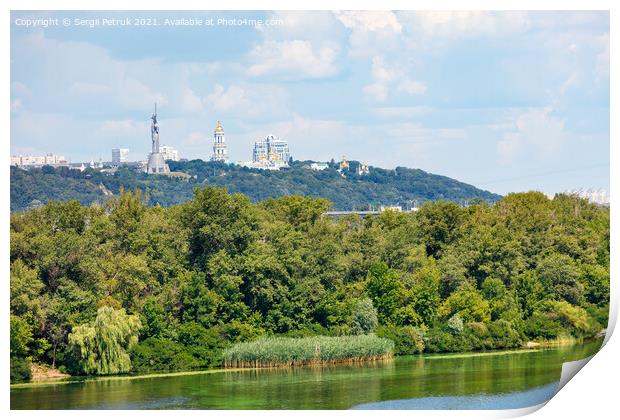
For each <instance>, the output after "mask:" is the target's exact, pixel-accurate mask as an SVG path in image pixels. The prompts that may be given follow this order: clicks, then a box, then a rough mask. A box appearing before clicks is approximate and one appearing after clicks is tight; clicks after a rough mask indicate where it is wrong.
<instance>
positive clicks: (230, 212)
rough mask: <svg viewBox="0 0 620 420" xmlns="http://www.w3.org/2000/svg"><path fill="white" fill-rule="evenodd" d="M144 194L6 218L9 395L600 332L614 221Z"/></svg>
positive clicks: (508, 207) (573, 214) (528, 209)
mask: <svg viewBox="0 0 620 420" xmlns="http://www.w3.org/2000/svg"><path fill="white" fill-rule="evenodd" d="M147 203H148V198H147V197H145V195H144V194H142V193H141V192H140V191H139V190H136V191H132V192H124V191H123V192H121V194H120V195H119V196H115V197H113V198H112V199H111V200H110V201H109V202H107V203H105V204H104V205H90V206H84V205H81V204H80V203H79V202H77V201H68V202H50V203H48V204H47V205H44V206H42V207H39V208H36V209H32V210H29V211H25V212H16V213H13V214H11V222H10V233H11V246H10V259H11V279H10V283H11V284H10V288H11V303H10V308H11V379H12V380H24V379H27V378H28V373H29V370H28V369H29V364H30V363H31V362H35V363H41V364H47V365H50V366H53V367H56V368H59V369H60V370H61V371H66V372H69V373H71V374H78V375H79V374H97V375H98V374H116V373H127V372H133V373H140V372H151V371H163V370H190V369H200V368H207V367H213V366H221V365H222V354H223V351H224V350H225V349H227V348H230V347H231V346H233V345H234V344H236V343H240V342H246V341H252V340H254V339H258V338H262V337H267V336H289V337H308V336H317V335H324V336H345V335H356V334H367V333H373V332H374V333H375V334H376V335H378V336H379V337H384V338H389V339H391V340H392V341H394V343H395V349H394V351H395V353H396V354H411V353H418V352H423V351H426V352H444V351H466V350H475V349H491V348H510V347H518V346H521V345H523V344H524V343H526V342H527V341H542V340H563V339H568V338H569V337H572V338H573V339H582V338H587V337H592V336H594V335H596V334H597V333H598V332H599V331H600V330H601V328H603V327H604V326H606V324H607V315H608V307H609V259H610V257H609V208H607V207H600V206H597V205H594V204H591V203H589V202H588V201H586V200H584V199H581V198H578V197H576V196H571V195H564V194H559V195H556V196H555V198H553V199H549V198H547V197H546V196H545V195H544V194H542V193H537V192H529V193H516V194H509V195H508V196H506V197H504V198H502V199H501V200H499V201H497V202H496V203H494V204H488V203H485V202H479V203H477V204H475V205H472V206H469V207H466V208H463V207H459V206H457V205H456V204H454V203H451V202H447V201H435V202H427V203H425V204H424V205H423V206H422V207H421V208H420V209H419V211H417V212H412V213H401V212H394V211H385V212H383V213H381V214H380V215H379V216H377V217H370V216H369V217H366V218H361V217H359V216H357V215H351V216H347V217H343V218H338V219H332V218H329V217H327V216H325V215H324V213H325V211H326V210H328V209H329V208H330V207H331V203H330V202H329V201H328V200H325V199H322V198H309V197H302V196H286V197H281V198H277V199H267V200H264V201H262V202H259V203H252V202H251V200H250V199H249V198H248V197H247V196H245V195H243V194H240V193H234V194H229V193H228V192H227V191H226V189H224V188H218V187H204V188H199V189H196V190H195V192H194V194H193V198H191V199H190V200H189V201H187V202H185V203H182V204H178V205H174V206H170V207H167V208H164V207H160V206H149V205H147Z"/></svg>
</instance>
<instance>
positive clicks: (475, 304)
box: [439, 288, 491, 322]
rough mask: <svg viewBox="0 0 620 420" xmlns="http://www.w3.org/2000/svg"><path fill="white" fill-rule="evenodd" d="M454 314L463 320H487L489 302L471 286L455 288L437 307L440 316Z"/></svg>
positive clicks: (489, 317) (489, 313) (488, 316)
mask: <svg viewBox="0 0 620 420" xmlns="http://www.w3.org/2000/svg"><path fill="white" fill-rule="evenodd" d="M455 314H457V315H459V317H460V318H461V319H462V320H463V321H464V322H472V321H478V322H488V321H490V319H491V310H490V307H489V302H488V301H487V300H486V299H484V298H483V297H482V295H481V294H480V293H479V292H478V291H477V290H475V289H472V288H465V289H461V290H457V291H456V292H454V293H452V294H451V295H450V296H449V297H448V298H447V299H446V300H445V301H444V303H443V304H442V305H441V306H440V307H439V315H440V316H441V317H442V318H449V317H451V316H453V315H455Z"/></svg>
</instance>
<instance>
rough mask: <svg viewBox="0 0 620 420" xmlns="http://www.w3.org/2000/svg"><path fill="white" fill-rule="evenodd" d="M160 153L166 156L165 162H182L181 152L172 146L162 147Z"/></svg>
mask: <svg viewBox="0 0 620 420" xmlns="http://www.w3.org/2000/svg"><path fill="white" fill-rule="evenodd" d="M159 152H160V153H161V154H162V155H164V159H165V160H174V161H175V162H178V161H179V160H180V158H179V151H178V150H177V149H175V148H174V147H172V146H165V145H163V146H160V147H159Z"/></svg>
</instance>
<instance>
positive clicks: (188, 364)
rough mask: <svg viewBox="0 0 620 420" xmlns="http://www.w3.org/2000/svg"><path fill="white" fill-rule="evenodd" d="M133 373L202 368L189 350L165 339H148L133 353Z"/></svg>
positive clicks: (134, 349) (136, 347)
mask: <svg viewBox="0 0 620 420" xmlns="http://www.w3.org/2000/svg"><path fill="white" fill-rule="evenodd" d="M131 363H132V372H134V373H146V372H166V371H178V370H192V369H196V368H198V367H200V361H198V360H196V358H195V357H194V356H193V355H192V354H191V353H189V352H188V351H187V349H186V348H185V347H184V346H183V345H181V344H179V343H176V342H174V341H172V340H169V339H165V338H155V337H151V338H147V339H146V340H144V341H142V342H141V343H139V344H138V345H137V346H135V347H134V348H133V350H132V352H131Z"/></svg>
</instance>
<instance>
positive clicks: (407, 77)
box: [11, 11, 610, 194]
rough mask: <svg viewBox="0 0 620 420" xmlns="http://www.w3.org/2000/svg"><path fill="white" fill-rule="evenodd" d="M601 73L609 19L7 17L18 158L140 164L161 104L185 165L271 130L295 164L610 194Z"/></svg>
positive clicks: (505, 187)
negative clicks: (333, 163) (348, 165)
mask: <svg viewBox="0 0 620 420" xmlns="http://www.w3.org/2000/svg"><path fill="white" fill-rule="evenodd" d="M126 18H128V19H129V22H130V23H131V24H130V25H126V26H118V25H112V23H113V20H114V19H116V20H117V21H121V20H123V19H126ZM96 19H99V20H98V21H97V20H96ZM104 19H107V21H106V22H104ZM182 19H185V21H180V20H182ZM189 19H193V20H194V22H197V21H198V20H200V21H201V22H202V25H200V26H198V25H187V23H189ZM255 21H262V22H263V24H262V25H257V24H255ZM148 23H151V25H145V24H148ZM154 23H156V25H153V24H154ZM26 24H30V26H27V25H26ZM609 68H610V65H609V13H608V12H566V11H565V12H488V11H471V12H466V11H459V12H430V11H424V12H414V11H394V12H391V11H383V12H381V11H373V12H360V11H356V12H351V11H340V12H338V11H335V12H328V11H325V12H269V11H259V12H244V11H236V12H223V11H217V12H204V11H203V12H187V11H186V12H169V11H159V12H148V11H138V12H110V11H105V12H70V11H62V12H37V11H27V12H19V11H14V12H12V14H11V153H12V154H43V153H57V154H62V155H64V156H65V157H66V158H68V159H69V160H70V161H72V162H80V161H90V160H91V159H95V160H98V159H99V158H100V157H101V158H102V159H103V160H104V161H106V160H110V159H111V149H112V148H115V147H126V148H129V149H130V158H131V159H132V160H143V159H146V157H147V155H148V152H149V151H150V146H151V140H150V128H149V126H150V116H151V113H152V112H153V104H154V102H157V109H158V117H159V118H158V119H159V122H160V142H161V143H162V144H165V145H170V146H173V147H175V148H177V149H178V150H179V152H180V154H181V157H184V158H188V159H194V158H201V159H205V160H206V159H209V157H210V155H211V153H212V139H213V130H214V128H215V126H216V123H217V121H218V120H220V121H221V122H222V126H223V127H224V129H225V131H226V140H227V144H228V148H229V154H230V157H231V160H233V161H248V160H250V159H251V155H252V144H253V143H254V142H255V141H257V140H259V139H262V138H264V137H265V136H266V135H268V134H274V135H276V136H277V137H280V138H283V139H285V140H288V142H289V145H290V149H291V154H292V156H293V157H294V159H299V160H316V161H326V160H329V159H331V158H334V159H336V160H339V159H340V158H341V157H342V156H346V157H347V158H348V159H353V160H359V161H363V162H365V163H368V164H369V165H371V166H378V167H384V168H395V167H397V166H405V167H410V168H420V169H423V170H425V171H427V172H431V173H436V174H441V175H445V176H449V177H452V178H456V179H458V180H460V181H463V182H467V183H471V184H473V185H476V186H478V187H480V188H483V189H486V190H490V191H493V192H496V193H499V194H506V193H508V192H516V191H528V190H538V191H543V192H546V193H548V194H553V193H555V192H561V191H566V190H574V189H578V188H594V189H598V188H603V189H606V190H607V191H609V162H610V156H609V145H610V143H609V142H610V134H609V131H610V113H609V106H610V105H609V103H610V98H609V88H610V82H609Z"/></svg>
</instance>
